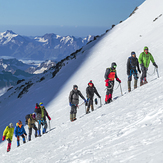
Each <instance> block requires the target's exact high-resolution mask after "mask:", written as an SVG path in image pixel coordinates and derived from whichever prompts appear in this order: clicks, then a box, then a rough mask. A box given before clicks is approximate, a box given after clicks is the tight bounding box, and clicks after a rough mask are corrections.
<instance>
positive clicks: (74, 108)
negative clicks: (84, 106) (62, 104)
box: [70, 105, 77, 114]
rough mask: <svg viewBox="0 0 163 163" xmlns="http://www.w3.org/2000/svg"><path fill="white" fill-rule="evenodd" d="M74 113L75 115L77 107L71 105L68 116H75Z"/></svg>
mask: <svg viewBox="0 0 163 163" xmlns="http://www.w3.org/2000/svg"><path fill="white" fill-rule="evenodd" d="M76 113H77V106H76V105H72V106H71V111H70V114H76Z"/></svg>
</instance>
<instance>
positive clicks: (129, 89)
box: [128, 81, 131, 92]
mask: <svg viewBox="0 0 163 163" xmlns="http://www.w3.org/2000/svg"><path fill="white" fill-rule="evenodd" d="M128 92H131V81H128Z"/></svg>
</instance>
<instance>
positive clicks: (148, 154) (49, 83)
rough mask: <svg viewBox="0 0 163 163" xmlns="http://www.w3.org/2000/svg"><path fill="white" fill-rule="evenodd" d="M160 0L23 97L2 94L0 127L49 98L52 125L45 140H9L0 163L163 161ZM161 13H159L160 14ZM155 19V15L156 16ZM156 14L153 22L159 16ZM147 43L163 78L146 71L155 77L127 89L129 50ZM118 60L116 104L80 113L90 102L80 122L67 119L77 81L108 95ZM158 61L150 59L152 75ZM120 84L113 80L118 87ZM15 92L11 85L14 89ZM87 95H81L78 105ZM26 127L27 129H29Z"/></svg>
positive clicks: (3, 145) (3, 146)
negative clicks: (108, 79)
mask: <svg viewBox="0 0 163 163" xmlns="http://www.w3.org/2000/svg"><path fill="white" fill-rule="evenodd" d="M162 6H163V2H162V0H155V1H153V0H147V1H145V2H144V3H143V4H142V5H141V6H140V7H139V8H138V10H137V11H136V12H135V14H134V15H132V16H131V17H130V18H128V19H127V20H126V21H124V22H122V23H121V24H119V25H117V26H115V27H114V28H113V29H112V30H111V31H110V32H108V33H106V34H105V35H104V36H103V37H101V39H99V41H97V42H95V43H90V44H88V45H87V46H85V47H84V48H83V50H82V51H80V52H79V55H78V57H77V59H74V60H70V61H69V63H68V64H66V65H65V66H64V67H63V68H62V69H61V70H60V72H59V73H58V74H57V75H56V76H55V77H54V78H52V79H48V75H47V79H45V80H44V81H43V82H40V83H39V82H38V83H36V84H34V85H33V86H32V87H31V88H30V89H29V91H28V93H26V94H24V95H23V97H22V98H20V99H18V98H16V97H17V96H16V95H15V94H14V95H13V96H10V97H8V96H9V93H10V92H8V93H6V94H5V95H4V96H2V97H1V98H0V101H1V105H0V111H1V115H0V116H1V117H0V130H1V133H2V131H3V129H4V128H5V126H6V125H7V124H8V123H9V122H13V123H15V122H16V121H18V120H19V119H22V120H23V118H24V115H25V114H26V113H29V112H33V110H34V106H35V103H36V102H43V103H44V104H45V106H46V108H47V110H48V112H49V115H50V116H51V118H52V121H51V128H52V129H53V130H52V131H50V132H49V133H47V134H46V135H43V136H42V137H41V138H36V139H35V138H33V137H32V141H31V142H27V143H26V144H23V145H22V144H21V146H20V147H19V148H17V147H16V139H15V138H14V139H13V143H12V150H11V151H10V152H9V153H6V145H7V144H6V143H7V142H2V143H1V144H0V159H1V162H13V163H15V162H23V163H25V162H28V163H29V162H34V163H37V162H48V163H53V162H56V163H57V162H58V163H64V162H65V163H67V162H73V163H77V162H85V163H91V162H98V163H101V162H107V163H108V162H109V163H120V162H124V163H137V162H141V163H145V162H148V163H162V162H163V148H162V145H163V130H162V126H163V103H162V101H163V91H162V90H163V84H162V83H163V78H162V76H163V73H162V72H163V65H162V60H163V56H162V55H161V52H162V45H163V37H162V35H163V28H162V26H163V16H160V15H161V14H163V13H162V12H163V10H162ZM157 17H158V18H157ZM155 18H157V19H156V20H155ZM153 20H155V21H153ZM144 46H148V47H149V49H150V52H151V53H152V54H153V56H154V59H155V61H156V63H157V64H158V66H159V73H160V78H158V79H157V75H156V74H154V75H152V76H148V81H149V83H148V84H146V85H144V86H142V87H138V88H137V89H136V90H133V91H132V92H131V93H125V92H126V91H127V75H126V62H127V58H128V57H129V56H130V53H131V51H135V52H136V53H137V56H139V54H140V53H141V52H142V50H143V48H144ZM113 61H115V62H116V63H117V64H118V67H117V73H118V76H119V78H120V79H121V80H122V90H123V93H124V95H123V96H120V95H121V93H120V89H119V88H118V89H117V90H115V91H114V93H113V97H117V96H118V97H119V98H117V99H116V100H115V101H114V102H113V103H111V104H108V105H104V106H102V107H101V108H98V106H96V109H95V111H94V112H92V113H91V114H88V115H85V116H82V115H83V114H84V112H85V107H84V106H81V107H80V108H79V110H78V113H77V118H78V119H77V121H75V122H69V111H70V107H69V105H68V104H69V102H68V96H69V92H70V91H71V89H72V86H73V85H74V84H77V85H78V86H79V90H81V92H82V93H83V95H84V96H85V88H86V86H87V83H88V82H89V80H93V82H94V84H95V86H96V88H97V89H98V91H99V93H100V95H101V96H102V102H104V97H105V86H104V84H105V83H104V73H105V70H106V67H109V66H110V65H111V63H112V62H113ZM153 70H154V67H153V65H152V64H150V67H149V74H152V73H153ZM117 86H118V84H117V83H116V84H115V88H116V87H117ZM11 91H13V90H11ZM82 102H83V100H81V99H80V103H82ZM26 131H27V127H26Z"/></svg>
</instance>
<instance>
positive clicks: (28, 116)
mask: <svg viewBox="0 0 163 163" xmlns="http://www.w3.org/2000/svg"><path fill="white" fill-rule="evenodd" d="M29 118H30V114H27V115H26V116H25V124H26V125H27V124H28V119H29Z"/></svg>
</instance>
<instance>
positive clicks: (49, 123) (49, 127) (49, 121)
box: [49, 120, 51, 131]
mask: <svg viewBox="0 0 163 163" xmlns="http://www.w3.org/2000/svg"><path fill="white" fill-rule="evenodd" d="M50 130H51V127H50V120H49V131H50Z"/></svg>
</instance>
